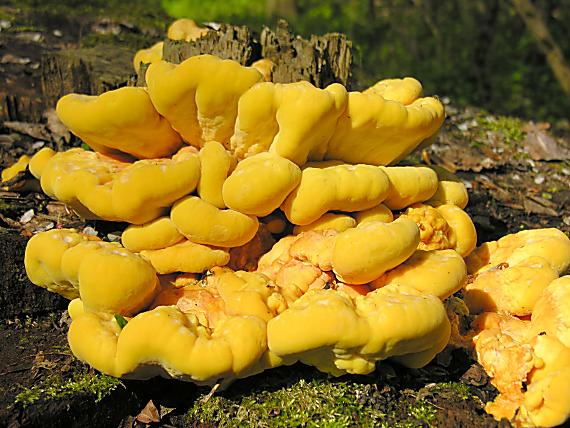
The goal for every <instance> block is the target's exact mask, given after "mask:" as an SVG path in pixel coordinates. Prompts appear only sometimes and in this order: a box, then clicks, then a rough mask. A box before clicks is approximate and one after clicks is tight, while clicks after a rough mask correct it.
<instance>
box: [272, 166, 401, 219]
mask: <svg viewBox="0 0 570 428" xmlns="http://www.w3.org/2000/svg"><path fill="white" fill-rule="evenodd" d="M314 165H315V166H310V167H307V168H305V169H303V171H302V174H301V182H300V184H299V186H298V187H297V188H296V189H295V190H294V191H293V192H292V193H291V194H290V195H289V196H288V197H287V199H285V202H283V205H281V210H282V211H283V212H284V213H285V215H286V216H287V219H288V220H289V221H290V222H291V223H293V224H296V225H301V226H304V225H307V224H310V223H312V222H314V221H316V220H318V219H319V218H320V217H321V216H322V215H323V214H324V213H326V212H327V211H331V210H338V211H349V212H351V211H361V210H365V209H368V208H372V207H374V206H376V205H378V204H380V203H381V202H382V201H383V200H384V199H385V198H386V196H387V195H388V191H389V187H390V184H389V181H388V177H387V176H386V174H385V173H384V172H383V171H382V170H381V169H380V168H377V167H374V166H371V165H333V166H330V165H329V164H328V163H326V162H325V164H324V165H323V166H322V167H319V166H316V165H318V164H314Z"/></svg>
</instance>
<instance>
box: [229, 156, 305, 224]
mask: <svg viewBox="0 0 570 428" xmlns="http://www.w3.org/2000/svg"><path fill="white" fill-rule="evenodd" d="M300 181H301V169H300V168H299V167H298V166H297V165H295V164H294V163H293V162H291V161H290V160H288V159H285V158H282V157H281V156H278V155H275V154H273V153H259V154H257V155H254V156H251V157H249V158H247V159H244V160H242V161H241V162H239V163H238V164H237V167H236V169H235V170H234V171H233V172H232V173H231V175H230V176H229V177H228V178H227V180H226V181H225V182H224V185H223V189H222V195H223V198H224V202H225V204H226V205H227V206H228V207H229V208H231V209H233V210H236V211H239V212H241V213H244V214H251V215H256V216H259V217H264V216H266V215H269V214H271V213H272V212H273V211H274V210H276V209H277V208H279V206H280V205H281V204H282V203H283V201H284V200H285V198H286V197H287V195H289V193H291V192H292V191H293V189H295V188H296V187H297V185H298V184H299V182H300Z"/></svg>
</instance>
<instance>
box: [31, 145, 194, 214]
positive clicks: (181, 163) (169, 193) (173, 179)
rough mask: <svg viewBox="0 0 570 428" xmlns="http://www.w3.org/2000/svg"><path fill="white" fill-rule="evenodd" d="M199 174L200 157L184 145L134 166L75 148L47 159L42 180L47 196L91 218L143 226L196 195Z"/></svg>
mask: <svg viewBox="0 0 570 428" xmlns="http://www.w3.org/2000/svg"><path fill="white" fill-rule="evenodd" d="M199 176H200V161H199V159H198V156H197V153H196V152H195V149H192V148H184V149H181V150H180V151H179V152H178V153H177V154H176V155H174V156H173V157H172V159H145V160H140V161H137V162H134V163H133V164H130V163H125V162H120V161H117V160H114V159H110V158H107V157H105V156H102V155H100V154H98V153H95V152H87V151H84V150H82V149H71V150H68V151H66V152H61V153H57V154H55V155H53V156H52V157H51V158H50V159H49V160H47V161H46V162H45V165H43V168H42V171H41V177H40V181H41V186H42V189H43V191H44V192H45V193H46V194H47V195H48V196H50V197H52V198H54V199H57V200H59V201H62V202H65V203H66V204H68V205H70V206H71V207H72V208H73V209H75V210H76V211H77V212H78V213H79V214H80V215H82V216H84V217H86V218H100V219H104V220H110V221H127V222H130V223H134V224H143V223H147V222H149V221H151V220H154V219H155V218H158V217H160V216H161V215H162V214H163V213H164V211H165V209H166V208H168V207H169V206H171V205H172V203H174V201H176V200H177V199H180V198H182V197H183V196H185V195H187V194H189V193H191V192H192V191H193V190H194V189H195V188H196V185H197V183H198V178H199Z"/></svg>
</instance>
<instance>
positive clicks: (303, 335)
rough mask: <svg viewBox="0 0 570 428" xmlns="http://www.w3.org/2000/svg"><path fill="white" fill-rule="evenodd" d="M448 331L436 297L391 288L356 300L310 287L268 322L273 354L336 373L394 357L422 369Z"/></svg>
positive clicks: (369, 367)
mask: <svg viewBox="0 0 570 428" xmlns="http://www.w3.org/2000/svg"><path fill="white" fill-rule="evenodd" d="M449 334H450V324H449V321H448V319H447V316H446V314H445V309H444V307H443V304H442V303H441V301H440V300H439V299H438V298H437V297H435V296H430V295H423V294H421V293H419V292H418V291H416V290H414V289H409V288H406V287H392V286H387V287H384V288H382V289H379V290H376V291H374V292H371V293H368V294H367V295H365V296H360V297H357V298H356V299H354V300H353V299H351V298H349V297H348V296H347V295H346V294H344V293H342V292H337V291H334V290H314V291H309V292H307V293H306V294H304V295H303V296H302V297H300V298H299V299H298V300H297V301H295V302H294V303H293V304H292V305H291V306H290V307H289V309H288V310H286V311H284V312H282V313H281V314H279V315H278V316H277V317H275V318H273V319H272V320H270V321H269V323H268V325H267V337H268V345H269V349H270V350H271V352H273V353H275V354H276V355H278V356H293V357H294V358H296V359H298V360H300V361H302V362H304V363H306V364H310V365H313V366H315V367H317V368H318V369H319V370H321V371H325V372H328V373H331V374H333V375H336V376H338V375H342V374H345V373H355V374H366V373H370V372H372V371H373V370H374V367H375V363H376V362H377V361H380V360H384V359H386V358H390V357H398V356H399V357H401V358H402V361H403V363H404V364H405V365H407V366H409V367H422V366H423V365H425V364H427V363H428V362H429V361H430V360H431V359H432V358H433V357H434V356H435V355H436V354H437V353H438V352H440V351H441V350H442V349H443V348H444V347H445V345H446V344H447V341H448V339H449Z"/></svg>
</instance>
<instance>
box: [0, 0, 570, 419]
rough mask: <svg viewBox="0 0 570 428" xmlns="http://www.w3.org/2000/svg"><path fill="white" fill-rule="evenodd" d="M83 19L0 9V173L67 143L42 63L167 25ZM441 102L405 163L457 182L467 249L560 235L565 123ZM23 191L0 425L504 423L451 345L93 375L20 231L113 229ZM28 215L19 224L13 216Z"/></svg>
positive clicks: (7, 200)
mask: <svg viewBox="0 0 570 428" xmlns="http://www.w3.org/2000/svg"><path fill="white" fill-rule="evenodd" d="M109 3H110V4H112V3H113V2H109ZM123 3H125V2H123ZM126 3H128V2H126ZM140 3H142V6H141V7H144V6H146V7H149V4H150V5H151V6H152V4H154V3H153V2H152V1H149V2H140ZM147 3H148V4H147ZM155 6H156V5H155ZM147 10H148V9H147ZM156 10H158V9H156ZM91 12H92V13H89V14H88V16H85V15H84V14H81V15H80V14H78V13H77V12H76V11H74V8H73V7H71V8H70V7H68V6H66V3H64V4H63V6H61V5H60V6H57V7H56V6H54V7H51V8H50V5H49V3H46V5H45V6H43V7H42V8H39V9H38V8H32V7H31V6H30V5H29V4H28V3H27V2H14V3H13V4H12V3H10V2H8V5H7V6H1V7H0V21H1V22H0V24H1V28H2V31H1V32H0V81H1V83H0V99H1V105H2V110H1V116H2V117H1V119H2V120H3V121H4V123H3V125H2V127H0V169H1V168H4V167H5V166H7V165H9V164H11V163H12V162H14V161H15V160H16V159H17V158H18V157H19V156H21V155H22V154H25V153H27V154H31V153H33V152H34V151H36V150H37V149H38V148H39V147H40V146H45V145H50V146H53V147H60V148H61V147H67V146H69V145H71V144H77V141H75V142H74V141H73V140H72V139H71V138H70V137H69V135H66V133H65V131H64V130H62V129H61V128H58V127H57V126H52V124H51V123H50V114H49V113H47V115H46V114H45V113H46V110H48V108H49V107H53V106H47V105H46V104H45V97H44V96H43V94H42V79H41V73H42V70H41V62H42V58H43V56H45V55H46V54H50V53H54V52H58V51H61V50H72V49H76V48H85V47H97V46H100V45H106V44H107V43H110V44H115V45H116V44H117V43H118V44H121V45H122V46H124V45H126V46H127V49H129V50H130V51H132V52H134V50H135V49H136V48H139V47H143V46H146V45H150V44H151V43H153V42H154V41H156V40H157V39H158V38H160V37H161V35H162V34H163V32H164V29H165V27H166V23H167V18H166V17H165V16H163V15H162V14H161V13H160V12H156V13H146V12H145V13H144V14H142V15H139V14H137V13H135V12H134V11H131V10H129V9H128V7H126V6H124V5H123V6H121V7H117V8H114V9H113V8H106V7H104V6H101V7H100V8H97V7H94V9H93V10H92V11H91ZM442 99H443V101H444V102H446V104H447V112H448V119H447V121H446V123H445V126H444V129H443V130H442V132H441V134H440V135H439V136H438V138H437V140H436V141H435V142H434V144H432V145H431V146H430V147H428V148H427V149H425V150H424V151H420V152H419V153H418V154H416V155H414V157H412V158H410V161H414V162H415V161H422V162H425V163H433V164H439V165H443V166H446V167H447V168H449V169H452V170H453V171H455V172H456V173H457V174H458V175H459V176H460V177H461V178H462V179H463V180H464V182H465V184H466V186H467V187H468V189H469V192H470V204H469V206H468V209H467V211H468V212H469V213H470V215H471V216H472V217H473V219H474V222H475V223H476V226H477V231H478V235H479V242H484V241H487V240H492V239H496V238H498V237H500V236H502V235H504V234H505V233H508V232H516V231H519V230H521V229H525V228H538V227H557V228H560V229H562V230H564V231H565V232H567V233H568V232H569V231H570V203H569V200H570V186H569V184H570V163H569V155H568V149H569V146H570V144H569V141H570V132H569V127H568V126H566V125H564V124H563V123H562V125H560V126H557V127H555V128H553V127H550V125H549V124H544V123H539V124H534V123H532V122H528V121H523V120H519V119H516V118H505V117H496V116H493V115H492V114H490V113H488V112H485V111H483V110H481V109H476V108H468V109H464V108H461V109H460V108H457V107H454V106H453V104H452V103H451V102H448V100H447V99H445V98H442ZM14 122H16V124H14ZM36 189H37V185H36ZM33 190H34V183H33V181H32V180H31V179H30V177H29V176H26V175H25V174H22V175H20V176H18V177H17V178H16V179H14V180H13V181H12V182H11V183H9V186H7V190H2V191H0V228H2V233H0V241H1V242H0V246H1V247H2V248H4V249H5V251H4V252H2V263H3V265H2V266H1V267H2V269H3V270H2V272H3V275H4V277H3V278H2V279H3V282H2V285H1V293H0V303H1V305H0V309H1V311H0V312H1V313H2V319H1V321H0V426H9V427H18V426H55V425H60V426H82V427H86V426H93V427H101V426H121V427H127V426H144V425H149V424H150V425H153V426H165V427H167V426H184V427H190V426H204V427H209V426H386V427H396V426H401V427H415V426H437V427H474V426H477V427H487V426H488V427H494V426H509V425H510V424H509V423H508V421H501V422H497V421H494V420H493V419H492V418H491V417H489V416H488V415H486V414H485V412H484V410H483V403H485V402H486V401H488V400H491V399H492V398H493V397H494V395H495V394H496V391H495V389H494V388H493V387H492V385H490V383H489V381H488V378H487V376H486V375H485V373H484V372H483V370H482V369H481V367H480V366H479V365H478V364H476V363H475V362H474V361H473V360H472V359H471V358H470V357H469V356H468V355H466V354H465V353H463V352H462V351H458V350H455V351H449V352H445V353H443V354H442V355H440V356H439V357H438V358H437V359H436V360H435V361H434V362H432V363H431V364H430V365H428V366H427V367H425V368H423V369H421V370H405V369H403V368H401V367H398V366H397V365H395V364H391V363H382V364H380V365H379V366H378V368H377V370H376V372H374V373H373V374H371V375H369V376H344V377H341V378H338V379H335V378H330V377H327V376H326V375H323V374H321V373H319V372H317V371H316V370H314V369H312V368H310V367H305V366H302V365H299V364H297V365H294V366H292V367H283V368H279V369H275V370H270V371H268V372H266V373H262V374H260V375H257V376H254V377H251V378H248V379H243V380H239V381H236V382H235V383H234V384H233V385H231V386H230V387H229V388H227V389H226V390H224V391H217V392H216V393H215V394H211V391H210V389H209V388H203V387H202V388H199V387H196V386H194V385H192V384H189V383H183V382H176V381H169V380H164V379H152V380H149V381H144V382H137V381H119V380H115V379H113V378H110V377H108V376H103V375H100V374H98V373H96V372H94V371H93V370H91V369H89V368H88V367H87V366H85V365H84V364H82V363H81V362H79V361H77V360H76V359H75V358H74V357H73V356H72V355H71V353H70V351H69V349H68V347H67V343H66V330H67V323H68V322H69V319H68V317H67V314H66V312H65V301H63V299H58V298H55V297H53V296H51V295H50V294H49V293H48V292H46V291H45V290H42V289H39V288H37V287H34V286H32V285H31V284H30V283H29V282H28V281H27V279H26V278H25V274H24V273H23V269H22V265H21V260H23V248H24V245H25V242H26V240H27V238H28V237H29V236H31V233H32V232H34V231H37V230H46V229H49V228H53V227H59V226H66V227H67V226H73V227H78V228H83V227H86V226H89V227H92V228H93V229H95V230H96V231H97V232H98V233H99V234H100V236H103V237H106V238H108V239H115V238H116V236H117V235H118V234H119V233H120V230H121V225H116V224H110V223H104V222H89V223H85V222H82V221H81V219H79V218H77V217H75V216H74V215H73V213H71V212H69V211H68V210H66V208H65V207H64V206H62V205H61V204H58V203H55V202H53V201H49V200H48V199H47V198H46V197H44V196H42V195H41V194H40V193H37V192H34V191H33ZM30 210H33V216H32V218H31V219H30V218H29V215H28V217H26V214H27V213H29V211H30Z"/></svg>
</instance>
